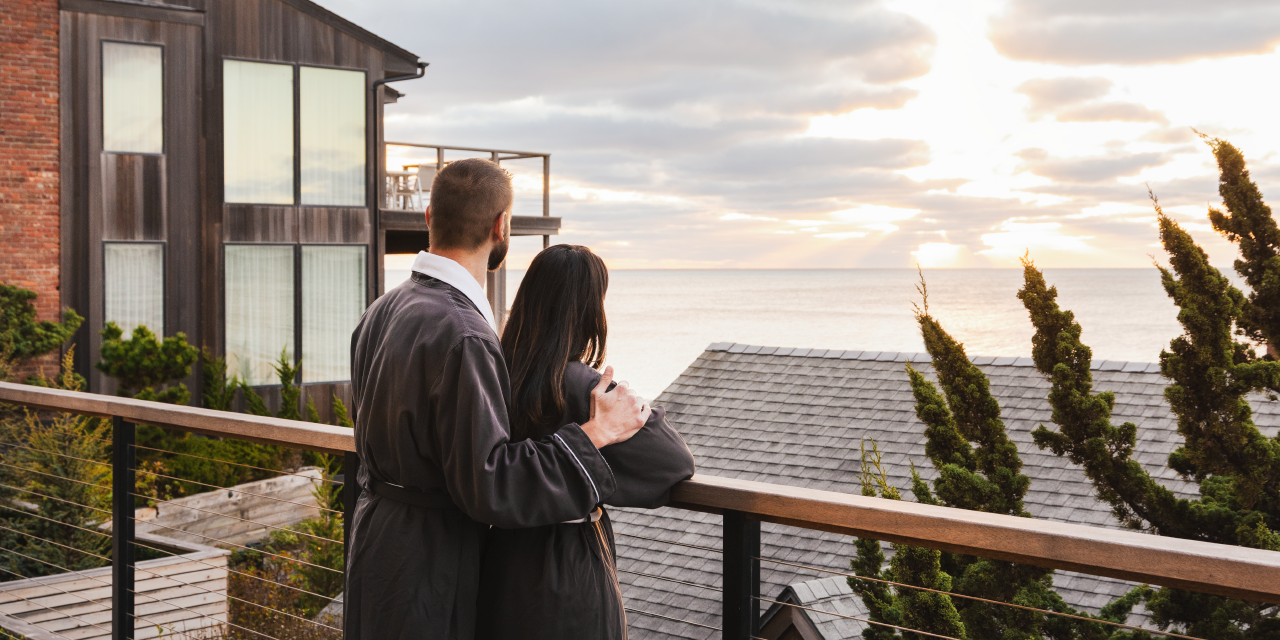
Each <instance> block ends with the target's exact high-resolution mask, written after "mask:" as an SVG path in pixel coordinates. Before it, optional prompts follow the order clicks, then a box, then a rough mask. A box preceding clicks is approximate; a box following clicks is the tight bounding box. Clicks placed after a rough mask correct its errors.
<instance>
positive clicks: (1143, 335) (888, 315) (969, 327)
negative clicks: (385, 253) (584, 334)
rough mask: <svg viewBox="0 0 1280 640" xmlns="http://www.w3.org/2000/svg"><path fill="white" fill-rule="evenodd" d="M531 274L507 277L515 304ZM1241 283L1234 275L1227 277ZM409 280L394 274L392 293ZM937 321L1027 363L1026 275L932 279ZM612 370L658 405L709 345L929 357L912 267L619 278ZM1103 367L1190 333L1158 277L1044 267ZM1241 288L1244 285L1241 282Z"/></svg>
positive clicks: (945, 273)
mask: <svg viewBox="0 0 1280 640" xmlns="http://www.w3.org/2000/svg"><path fill="white" fill-rule="evenodd" d="M523 275H524V272H523V271H511V272H509V274H508V278H509V279H508V284H507V291H508V297H509V299H511V300H513V299H514V298H515V294H516V289H517V287H519V283H520V278H521V277H523ZM1229 275H1231V276H1233V279H1235V278H1234V276H1235V274H1234V273H1231V274H1229ZM407 276H408V272H407V271H394V272H393V271H388V273H387V281H388V284H389V286H394V285H395V284H398V282H399V281H400V280H402V279H403V278H405V277H407ZM924 276H925V279H926V281H927V283H928V290H929V311H930V313H931V314H932V315H933V316H934V317H935V318H937V319H938V320H939V322H941V323H942V326H943V328H945V329H946V330H947V331H948V332H949V333H950V334H951V335H952V336H953V337H955V338H956V339H957V340H959V341H961V342H962V343H964V345H965V349H966V351H967V352H968V353H969V355H971V356H974V355H984V356H1029V355H1031V335H1032V333H1033V329H1032V327H1031V322H1030V320H1028V318H1027V313H1026V310H1025V309H1023V308H1022V303H1021V301H1019V300H1018V299H1017V297H1016V294H1017V291H1018V289H1019V288H1021V286H1022V270H1021V269H939V270H926V271H925V272H924ZM609 278H610V280H609V293H608V296H607V298H606V299H605V308H606V312H607V313H608V320H609V338H608V358H607V359H608V363H609V364H612V365H613V366H614V368H615V369H616V370H617V372H618V376H619V378H620V379H622V380H626V381H627V382H629V383H630V384H631V386H632V387H633V388H635V389H636V390H637V391H638V392H639V393H640V394H641V395H643V396H645V397H647V398H654V397H656V396H657V395H658V394H659V393H661V392H662V390H663V389H665V388H666V387H667V385H669V384H671V382H672V381H673V380H675V379H676V377H677V376H679V375H680V373H681V372H682V371H684V369H685V368H686V367H688V366H689V364H690V363H692V362H693V361H694V359H695V358H697V357H698V354H700V353H702V351H703V350H704V349H705V348H706V347H707V345H709V344H710V343H712V342H738V343H743V344H752V345H761V346H772V347H804V348H815V349H855V350H870V351H907V352H922V351H924V343H923V341H922V340H921V338H920V332H919V328H918V326H917V325H916V322H915V318H914V316H913V310H912V303H913V302H914V303H919V302H920V295H919V294H918V293H917V292H916V288H915V286H916V284H917V283H918V282H919V274H917V272H916V271H914V270H910V269H883V270H881V269H852V270H813V271H804V270H760V271H748V270H723V271H717V270H690V271H676V270H669V271H668V270H654V271H621V270H619V271H613V272H611V273H610V275H609ZM1045 278H1046V279H1047V280H1048V281H1049V283H1050V284H1051V285H1053V286H1056V287H1057V288H1058V302H1059V304H1061V305H1062V306H1063V307H1064V308H1066V309H1070V310H1071V311H1074V312H1075V314H1076V319H1077V320H1078V321H1079V322H1080V324H1081V325H1082V326H1083V328H1084V332H1083V334H1082V338H1083V340H1084V342H1085V344H1087V345H1089V346H1090V347H1092V348H1093V356H1094V358H1095V359H1099V360H1127V361H1135V362H1156V361H1157V360H1158V358H1159V355H1160V351H1161V349H1163V348H1165V347H1166V346H1168V344H1169V341H1170V340H1171V339H1172V338H1174V337H1175V336H1177V335H1179V334H1180V333H1181V326H1180V325H1179V324H1178V320H1177V313H1178V310H1177V307H1175V306H1174V304H1173V302H1172V301H1171V300H1170V299H1169V297H1168V296H1167V295H1166V294H1165V292H1164V289H1163V288H1162V287H1161V286H1160V274H1159V272H1157V271H1156V270H1155V269H1154V268H1152V269H1045ZM1236 285H1237V286H1240V283H1239V282H1238V281H1237V282H1236Z"/></svg>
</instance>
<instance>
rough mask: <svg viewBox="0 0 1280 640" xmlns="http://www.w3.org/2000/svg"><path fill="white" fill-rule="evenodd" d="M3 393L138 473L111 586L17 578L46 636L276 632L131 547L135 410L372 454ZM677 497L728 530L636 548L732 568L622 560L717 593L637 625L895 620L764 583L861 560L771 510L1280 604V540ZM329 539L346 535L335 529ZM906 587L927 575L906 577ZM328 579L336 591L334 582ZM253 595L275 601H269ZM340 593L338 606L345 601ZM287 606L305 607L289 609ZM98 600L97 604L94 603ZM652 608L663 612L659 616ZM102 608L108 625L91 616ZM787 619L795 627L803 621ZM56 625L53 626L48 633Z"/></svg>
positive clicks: (90, 401) (232, 421)
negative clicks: (817, 560)
mask: <svg viewBox="0 0 1280 640" xmlns="http://www.w3.org/2000/svg"><path fill="white" fill-rule="evenodd" d="M0 401H3V402H8V403H13V404H16V405H20V406H24V407H28V408H33V409H40V410H47V411H55V412H62V413H69V414H76V415H83V416H97V417H102V418H110V419H111V420H112V423H113V435H112V437H113V443H112V444H113V448H112V453H111V458H110V462H109V463H108V462H106V461H101V462H98V464H109V465H110V470H111V471H110V478H111V481H110V487H111V488H113V489H114V488H117V487H121V486H127V487H129V489H128V490H126V491H113V492H112V495H113V504H112V509H111V513H110V519H111V520H112V521H113V522H116V523H121V524H122V525H123V526H112V527H111V528H110V533H109V536H110V538H111V542H112V545H113V547H114V549H115V550H116V552H115V553H114V554H113V556H112V559H111V560H110V565H109V566H110V573H109V575H108V574H107V573H106V572H105V571H103V570H101V569H99V570H96V571H98V572H99V573H94V574H92V575H89V574H90V572H88V571H77V570H74V569H72V570H69V571H68V569H70V568H68V567H59V569H60V570H63V571H65V572H66V573H68V574H84V575H78V576H77V577H79V578H83V579H84V580H90V579H92V580H95V581H96V582H97V584H98V586H99V589H98V591H99V593H97V594H95V595H93V596H92V597H90V596H86V595H83V594H81V593H79V592H75V591H72V590H69V589H63V588H61V587H60V585H63V584H64V582H59V580H65V579H66V578H67V576H59V577H56V578H55V577H39V576H37V577H33V578H28V580H30V585H29V586H30V587H31V588H30V589H28V590H26V591H24V592H14V591H9V592H8V593H17V595H16V596H15V597H14V598H11V599H14V600H15V601H21V604H22V605H23V606H21V607H17V608H16V609H15V608H6V609H3V611H5V612H8V613H5V614H4V615H2V616H0V627H6V628H10V629H11V630H16V631H20V632H22V633H25V634H26V635H27V636H28V637H31V638H41V637H95V636H101V635H102V633H103V629H104V628H107V627H113V628H115V629H120V628H122V625H136V629H137V633H138V635H137V637H152V636H155V635H175V634H180V633H181V632H182V629H181V628H177V627H175V626H174V624H172V623H169V622H166V621H164V620H155V619H152V618H153V617H157V616H158V614H157V613H155V612H156V611H161V612H163V611H174V610H177V609H184V610H185V613H186V618H184V619H185V620H186V622H185V623H184V624H186V625H187V626H186V627H183V628H199V627H201V626H204V627H215V628H221V629H227V630H229V631H234V632H235V633H233V634H232V635H239V636H243V637H256V636H263V635H266V636H267V637H272V636H270V634H269V633H264V632H262V631H261V630H254V629H248V628H243V627H237V626H236V623H235V622H234V621H232V620H228V616H227V614H226V609H225V608H224V609H221V610H217V609H216V607H212V608H211V611H213V612H212V613H209V614H207V615H197V614H199V610H198V609H197V608H196V607H193V606H188V605H186V604H183V603H184V602H185V601H183V600H182V599H181V598H183V597H186V598H196V599H199V600H200V601H201V602H204V603H205V604H206V605H208V604H210V603H212V604H213V605H216V604H217V602H218V601H219V599H220V598H222V599H227V598H229V599H231V601H232V604H233V605H235V604H236V602H237V600H238V601H239V602H240V603H241V604H240V605H238V606H245V604H244V598H243V597H242V595H243V594H241V595H239V596H238V595H235V594H229V593H227V591H228V587H226V586H219V585H218V584H217V583H216V582H207V581H206V582H197V581H195V580H194V579H191V581H190V582H188V581H184V580H186V579H184V578H183V576H182V575H163V576H156V575H153V574H155V573H157V572H158V571H157V570H156V569H155V568H154V567H153V566H152V565H149V564H147V562H149V561H135V560H132V559H131V554H130V553H128V552H124V551H123V550H128V549H134V548H145V547H146V546H149V545H150V544H154V540H153V538H154V537H155V531H152V532H150V533H147V534H139V533H137V529H136V527H135V525H140V523H139V522H138V520H139V519H138V517H137V515H136V512H135V511H134V506H135V505H134V502H133V499H132V496H133V495H134V494H135V493H136V492H139V491H140V490H139V489H138V487H139V484H138V482H139V478H140V477H143V476H146V475H147V474H148V473H150V472H148V471H147V470H146V469H142V468H138V466H137V465H136V464H135V463H134V462H133V461H132V459H131V458H132V455H133V453H134V452H135V451H136V450H137V448H138V445H137V444H136V442H135V441H134V440H133V439H132V438H133V434H134V433H135V429H134V428H133V425H135V424H145V425H156V426H161V427H166V428H169V429H175V430H179V431H184V432H191V433H198V434H204V435H210V436H217V437H221V438H226V439H234V440H242V441H248V442H255V443H265V444H273V445H279V446H283V447H288V448H290V449H298V450H305V451H312V452H322V453H329V454H339V455H342V456H345V460H346V464H347V469H346V471H347V473H348V474H350V473H351V472H352V470H353V469H354V468H355V466H354V465H356V464H358V461H357V460H356V459H355V458H354V454H353V453H352V451H353V449H354V437H353V435H352V432H351V430H350V429H345V428H341V427H334V426H328V425H317V424H308V423H300V422H294V421H288V420H280V419H275V418H263V417H255V416H245V415H240V414H233V413H225V412H218V411H212V410H207V409H197V408H192V407H179V406H173V405H166V404H159V403H154V402H147V401H141V400H133V399H125V398H116V397H108V396H101V395H93V394H85V393H77V392H69V391H61V390H56V389H46V388H40V387H32V386H26V385H16V384H9V383H0ZM3 444H4V445H6V446H8V447H21V448H24V449H30V447H31V446H32V443H29V442H25V443H24V442H5V443H3ZM214 462H218V461H214ZM227 464H231V463H227ZM32 472H33V473H34V472H35V471H32ZM285 475H287V474H285ZM178 480H181V479H180V478H179V479H178ZM357 490H358V489H356V487H355V486H354V485H353V484H343V485H342V492H343V493H342V497H343V502H344V504H345V505H346V508H347V509H349V508H351V506H353V505H354V500H355V499H356V497H357V494H356V491H357ZM672 497H673V501H674V502H673V504H672V505H671V506H670V507H667V508H665V509H663V510H657V511H653V512H647V513H648V516H649V517H651V518H656V519H661V518H663V515H664V513H667V514H670V513H671V511H668V510H670V509H675V510H683V511H686V512H695V513H698V514H701V518H700V520H702V521H703V522H704V523H705V524H699V525H698V526H699V527H701V528H702V529H705V530H704V531H700V532H699V533H700V534H707V533H709V532H712V533H714V534H715V535H716V536H717V537H718V539H719V544H718V545H706V544H690V540H691V539H692V538H691V537H685V536H681V535H680V534H679V532H671V531H669V530H667V533H665V534H664V533H659V531H662V529H661V527H653V528H650V529H644V528H641V527H638V526H636V527H633V526H627V527H618V529H617V533H618V544H619V547H620V556H623V555H626V554H625V553H623V551H622V549H623V548H625V547H628V546H631V547H643V548H644V549H647V550H648V551H649V552H650V553H651V554H657V555H661V554H671V560H670V562H669V563H667V564H666V565H665V566H669V567H681V566H687V565H689V564H690V563H691V559H692V558H697V559H699V560H700V561H702V562H704V563H709V564H704V565H703V566H716V567H717V568H718V571H716V574H718V580H711V581H708V582H707V583H692V584H691V583H688V582H687V581H682V580H680V579H678V578H676V577H673V575H672V574H670V573H664V572H663V571H661V569H660V567H662V566H664V565H663V563H662V562H661V561H658V562H656V563H655V564H654V565H653V567H658V569H655V568H653V567H640V566H634V565H629V566H622V567H620V571H622V572H624V573H626V574H628V577H627V578H626V579H625V580H624V584H626V585H627V587H628V588H630V589H635V588H652V586H653V585H655V584H657V583H660V582H663V581H666V582H673V583H680V584H682V585H685V586H689V587H693V588H696V589H698V590H701V592H702V593H704V594H705V595H704V597H701V598H696V599H692V600H691V601H692V602H695V603H697V604H700V605H703V606H704V608H705V609H706V610H705V611H700V612H698V615H697V616H696V619H695V618H676V617H673V616H672V615H669V614H670V613H671V612H670V611H657V610H654V609H653V608H652V607H651V606H649V604H648V603H647V601H642V600H643V599H630V598H629V599H628V602H627V605H628V612H629V614H628V617H629V619H630V620H631V623H632V625H633V636H635V637H640V636H641V635H644V636H645V637H662V636H665V637H698V638H713V637H721V638H727V639H733V640H745V639H748V638H769V639H771V640H772V639H774V638H780V637H786V638H794V637H801V638H804V637H810V636H808V635H805V634H806V633H807V632H806V631H804V630H797V629H798V628H799V627H800V626H801V623H802V622H804V621H806V620H808V621H813V620H845V621H848V622H851V623H856V624H859V625H868V624H874V625H881V626H892V625H885V624H884V623H882V622H875V621H871V620H868V619H866V618H863V617H860V616H858V615H851V614H848V613H844V612H841V611H838V610H833V609H829V608H824V607H823V606H821V605H813V604H804V603H802V602H799V601H797V599H796V598H790V597H788V594H779V593H772V592H769V591H765V592H762V590H761V567H762V565H765V566H770V567H777V566H783V567H789V570H790V571H792V572H794V573H796V574H797V575H810V576H814V577H824V576H825V577H830V576H836V577H840V578H843V577H845V576H850V575H851V574H850V573H849V569H848V568H847V566H807V565H805V564H804V563H803V562H801V561H798V560H795V559H793V558H791V557H790V556H786V555H784V554H783V553H781V552H780V550H785V549H786V547H780V546H778V545H771V546H770V547H764V546H762V544H761V525H762V523H765V524H767V525H768V526H769V529H770V531H771V532H773V534H776V533H778V532H784V533H789V534H790V535H791V536H793V539H794V540H797V541H798V540H801V539H802V538H803V537H804V535H805V534H806V532H825V533H826V534H836V535H840V536H858V537H862V538H869V539H875V540H882V541H888V542H897V543H906V544H911V545H916V546H921V547H927V548H932V549H940V550H945V551H951V552H956V553H962V554H968V555H975V556H979V557H984V558H992V559H998V560H1004V561H1009V562H1016V563H1023V564H1028V565H1034V566H1039V567H1046V568H1053V569H1061V570H1067V571H1073V572H1078V573H1082V574H1088V575H1092V576H1102V577H1106V578H1113V579H1119V580H1125V581H1131V582H1139V583H1147V584H1152V585H1160V586H1167V587H1175V588H1179V589H1185V590H1190V591H1198V592H1203V593H1210V594H1216V595H1220V596H1226V597H1231V598H1238V599H1243V600H1249V601H1254V602H1261V603H1269V604H1271V605H1280V553H1275V552H1269V551H1261V550H1256V549H1248V548H1242V547H1233V546H1223V545H1215V544H1210V543H1204V542H1198V541H1191V540H1181V539H1173V538H1165V537H1157V536H1153V535H1148V534H1144V533H1140V532H1136V531H1128V530H1118V529H1114V528H1099V527H1090V526H1083V525H1075V524H1065V523H1059V522H1049V521H1044V520H1035V519H1030V518H1016V517H1010V516H1002V515H994V514H986V513H979V512H973V511H965V510H959V509H951V508H946V507H938V506H931V505H925V504H918V503H911V502H899V501H892V500H884V499H878V498H869V497H864V496H860V495H850V494H843V493H836V492H830V491H815V490H810V489H804V488H797V487H791V486H785V485H779V484H768V483H761V482H751V481H746V480H738V479H729V478H723V477H716V476H709V475H699V476H696V477H694V478H693V479H691V480H689V481H687V482H685V483H683V484H681V485H680V486H678V487H676V489H675V490H674V491H673V494H672ZM23 502H24V501H23V500H18V499H10V500H9V501H8V502H7V503H5V504H4V508H5V509H7V510H10V511H13V510H17V509H19V508H22V507H21V506H20V505H21V504H22V503H23ZM105 515H106V514H104V516H105ZM227 517H233V516H227ZM240 519H242V520H243V518H240ZM717 529H718V531H716V530H717ZM773 534H771V535H773ZM96 535H100V536H101V535H107V534H105V533H98V534H96ZM206 535H209V534H206ZM699 539H700V538H699ZM225 542H226V541H223V540H219V539H206V540H205V541H204V542H203V543H202V544H204V545H207V546H209V547H212V548H214V549H218V548H221V549H228V548H230V549H235V548H236V546H235V545H229V544H226V543H225ZM328 542H330V543H334V544H340V542H339V541H337V540H332V539H331V540H328ZM793 546H798V545H793ZM0 550H3V551H5V552H7V553H8V554H10V555H13V554H17V553H19V551H17V550H16V549H14V548H7V547H0ZM213 553H215V554H216V553H217V552H216V551H215V552H213ZM850 555H852V548H851V547H850ZM202 557H203V556H202ZM212 557H213V556H210V558H212ZM219 557H221V556H219ZM655 557H656V556H655ZM104 559H105V558H104ZM99 574H101V575H99ZM11 577H13V576H11ZM17 577H23V578H26V576H17ZM159 581H167V582H166V585H167V587H168V588H171V589H174V590H175V593H176V594H179V595H175V596H174V597H173V598H169V599H158V598H157V597H156V596H151V595H148V594H152V593H156V586H157V585H156V583H157V582H159ZM143 582H148V585H147V588H143V587H142V586H141V585H142V583H143ZM169 583H171V584H169ZM339 584H340V583H339ZM3 587H4V583H0V591H4V589H3ZM900 588H918V587H910V586H906V585H900ZM183 590H186V591H183ZM624 593H625V591H624ZM322 595H324V596H326V597H332V596H333V595H335V594H322ZM956 597H959V596H956ZM147 598H152V600H148V599H147ZM206 601H209V602H206ZM223 601H224V602H225V600H223ZM994 604H998V605H1000V603H994ZM248 605H249V606H255V607H259V608H270V607H271V604H270V603H248ZM5 606H7V605H5ZM333 606H334V607H335V608H336V607H337V606H338V605H333ZM1000 606H1010V605H1007V603H1006V604H1003V605H1000ZM762 610H763V611H765V612H766V613H767V614H768V617H767V618H766V619H765V621H766V622H769V623H770V624H767V625H764V627H765V628H761V627H762V617H761V615H760V614H761V612H762ZM14 611H16V612H14ZM330 611H332V609H330ZM780 612H783V613H790V614H794V615H791V616H790V617H788V616H787V615H779V613H780ZM276 613H277V615H279V616H291V617H293V618H299V616H297V615H296V614H294V613H290V612H287V611H277V612H276ZM92 616H97V618H93V619H90V618H91V617H92ZM193 619H194V622H193ZM108 620H109V623H108V622H107V621H108ZM326 620H327V619H325V618H323V617H318V618H314V619H300V621H299V622H298V624H299V625H302V626H303V627H306V626H307V625H313V626H315V627H316V631H315V635H314V636H308V637H326V638H329V637H340V632H338V630H337V628H336V627H335V626H333V624H332V620H328V621H327V622H326ZM641 620H649V621H651V622H656V624H644V623H641V622H640V621H641ZM81 621H84V623H85V624H81ZM779 621H781V622H779ZM788 621H790V622H788ZM90 624H92V625H93V626H94V627H95V628H90V627H89V626H88V625H90ZM787 624H791V625H792V627H795V628H794V629H790V631H789V630H788V628H786V625H787ZM1099 624H1101V623H1099ZM166 625H169V626H166ZM1113 626H1115V625H1113ZM1123 626H1124V625H1119V627H1123ZM15 627H17V628H15ZM638 627H642V628H643V630H644V633H643V634H641V633H636V632H635V631H636V630H638V629H637V628H638ZM896 628H897V629H898V630H899V631H904V632H910V631H911V630H910V629H904V628H902V627H896ZM1117 630H1122V629H1119V628H1118V629H1117ZM42 633H45V634H51V635H44V636H42V635H39V634H42ZM117 633H118V632H117ZM245 633H248V634H256V636H255V635H244V634H245ZM335 633H337V635H334V634H335ZM787 633H792V634H794V635H787ZM1152 633H1153V635H1155V636H1166V635H1167V636H1171V637H1188V636H1178V635H1177V634H1175V633H1162V632H1159V631H1153V632H1152ZM923 635H926V636H929V637H941V638H946V637H947V636H940V635H936V634H934V635H930V634H923ZM116 637H123V636H120V635H117V636H116Z"/></svg>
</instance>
